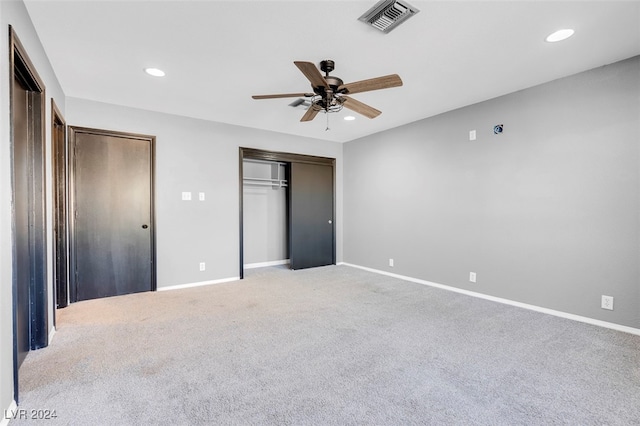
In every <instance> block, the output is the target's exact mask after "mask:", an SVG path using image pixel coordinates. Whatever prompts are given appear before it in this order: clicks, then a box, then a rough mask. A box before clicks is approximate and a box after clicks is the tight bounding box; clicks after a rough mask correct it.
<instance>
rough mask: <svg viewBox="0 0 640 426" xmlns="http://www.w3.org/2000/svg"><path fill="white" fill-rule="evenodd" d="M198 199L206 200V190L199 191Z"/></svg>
mask: <svg viewBox="0 0 640 426" xmlns="http://www.w3.org/2000/svg"><path fill="white" fill-rule="evenodd" d="M198 199H199V200H200V201H204V192H198Z"/></svg>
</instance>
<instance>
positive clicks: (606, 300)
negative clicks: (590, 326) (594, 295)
mask: <svg viewBox="0 0 640 426" xmlns="http://www.w3.org/2000/svg"><path fill="white" fill-rule="evenodd" d="M600 307H601V308H602V309H608V310H610V311H613V296H605V295H604V294H603V295H602V302H601V304H600Z"/></svg>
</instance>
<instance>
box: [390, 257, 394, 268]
mask: <svg viewBox="0 0 640 426" xmlns="http://www.w3.org/2000/svg"><path fill="white" fill-rule="evenodd" d="M389 266H391V267H392V268H393V259H389Z"/></svg>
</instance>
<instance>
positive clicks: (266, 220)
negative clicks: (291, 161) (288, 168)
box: [242, 160, 289, 265]
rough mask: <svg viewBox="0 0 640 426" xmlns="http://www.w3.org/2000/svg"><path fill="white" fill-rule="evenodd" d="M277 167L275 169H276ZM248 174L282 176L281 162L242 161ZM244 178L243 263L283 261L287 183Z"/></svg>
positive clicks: (283, 173) (285, 243) (287, 257)
mask: <svg viewBox="0 0 640 426" xmlns="http://www.w3.org/2000/svg"><path fill="white" fill-rule="evenodd" d="M278 169H279V172H278V171H277V170H278ZM243 173H244V176H245V177H248V178H262V179H273V178H277V177H278V176H280V179H285V177H286V176H285V166H284V165H283V164H278V163H256V162H251V161H247V160H245V161H244V165H243ZM260 183H265V182H257V181H251V180H247V181H245V183H244V188H243V202H242V213H243V221H242V224H243V237H244V245H243V247H244V264H245V265H251V264H262V263H264V262H276V261H285V260H288V259H289V253H288V251H287V246H288V238H287V235H288V234H287V187H285V186H273V185H268V186H267V185H261V184H260Z"/></svg>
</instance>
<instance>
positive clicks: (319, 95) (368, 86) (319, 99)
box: [252, 59, 402, 121]
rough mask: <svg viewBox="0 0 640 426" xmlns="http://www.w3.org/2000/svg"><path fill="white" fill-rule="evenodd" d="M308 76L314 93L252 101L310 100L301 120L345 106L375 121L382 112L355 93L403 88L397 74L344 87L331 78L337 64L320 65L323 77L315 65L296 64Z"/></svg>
mask: <svg viewBox="0 0 640 426" xmlns="http://www.w3.org/2000/svg"><path fill="white" fill-rule="evenodd" d="M293 63H294V64H295V65H296V66H297V67H298V68H299V69H300V71H302V73H303V74H304V76H305V77H307V79H308V80H309V81H310V82H311V88H312V89H313V93H282V94H277V95H254V96H252V98H253V99H276V98H299V97H307V98H311V106H310V107H309V109H308V110H307V112H306V113H305V114H304V115H303V116H302V118H301V119H300V121H311V120H313V119H314V118H315V116H316V115H317V114H318V113H319V112H320V111H324V112H327V113H328V112H338V111H340V110H341V109H342V108H343V107H345V108H348V109H350V110H352V111H355V112H357V113H359V114H362V115H364V116H365V117H367V118H375V117H377V116H379V115H380V114H381V113H382V111H379V110H377V109H375V108H373V107H370V106H369V105H367V104H364V103H362V102H360V101H357V100H355V99H353V98H352V97H350V96H347V95H352V94H354V93H362V92H369V91H371V90H380V89H388V88H390V87H398V86H402V80H401V79H400V76H398V75H397V74H390V75H385V76H383V77H376V78H370V79H368V80H361V81H356V82H353V83H347V84H344V83H343V81H342V79H340V78H338V77H335V76H332V75H329V73H330V72H331V71H333V70H334V68H335V62H333V61H332V60H330V59H327V60H324V61H322V62H320V70H322V71H324V73H325V75H324V77H323V76H322V74H321V73H320V70H318V68H317V67H316V66H315V64H313V63H312V62H303V61H294V62H293Z"/></svg>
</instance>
